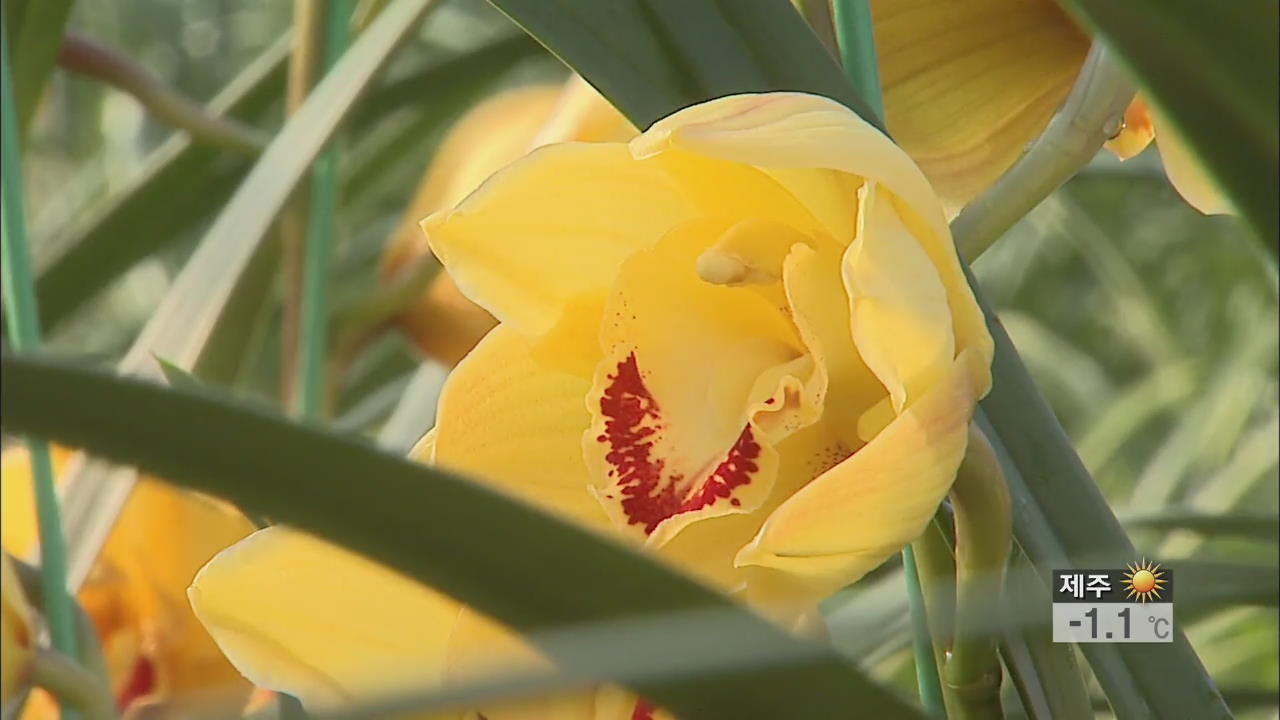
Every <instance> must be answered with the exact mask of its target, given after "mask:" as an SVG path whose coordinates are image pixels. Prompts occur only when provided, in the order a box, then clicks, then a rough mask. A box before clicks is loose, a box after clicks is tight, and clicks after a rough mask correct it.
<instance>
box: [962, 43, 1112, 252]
mask: <svg viewBox="0 0 1280 720" xmlns="http://www.w3.org/2000/svg"><path fill="white" fill-rule="evenodd" d="M1112 55H1113V54H1112V52H1111V51H1110V50H1109V49H1107V47H1106V46H1105V45H1102V44H1100V43H1095V44H1094V46H1093V48H1092V49H1090V51H1089V56H1088V58H1087V59H1086V60H1085V63H1084V67H1083V68H1081V69H1080V75H1079V77H1078V78H1077V79H1076V84H1075V86H1074V87H1073V88H1072V89H1071V94H1070V95H1068V96H1067V100H1066V102H1065V103H1063V105H1062V109H1060V110H1059V111H1058V112H1057V114H1056V115H1054V116H1053V119H1052V120H1050V121H1049V125H1048V126H1047V127H1046V128H1045V130H1044V132H1043V133H1041V135H1040V137H1039V138H1037V139H1036V141H1035V142H1034V143H1033V144H1032V145H1031V148H1030V149H1029V150H1027V152H1026V154H1025V155H1023V156H1022V157H1021V158H1020V159H1019V160H1018V162H1017V163H1015V164H1014V166H1013V167H1011V168H1009V171H1008V172H1006V173H1005V174H1004V175H1002V176H1001V177H1000V179H999V180H997V181H996V183H995V184H994V185H992V186H991V188H990V189H988V190H987V191H986V192H985V193H983V194H982V195H980V196H979V197H978V198H976V199H975V200H974V201H973V202H971V203H969V204H968V205H966V206H965V208H964V210H962V211H961V212H960V214H959V215H957V216H956V218H955V220H953V221H952V222H951V234H952V235H953V236H954V237H955V241H956V248H957V249H958V250H959V251H960V257H961V258H962V259H963V260H964V261H965V262H970V263H971V262H973V261H974V260H976V259H977V258H978V256H980V255H982V253H984V252H986V251H987V248H989V247H991V245H992V244H993V243H995V241H996V240H997V239H999V238H1000V236H1001V235H1003V234H1004V233H1005V232H1006V231H1008V230H1009V228H1011V227H1013V226H1014V224H1015V223H1017V222H1018V221H1019V220H1021V219H1022V218H1023V217H1025V216H1026V214H1027V213H1029V212H1031V211H1032V210H1033V209H1034V208H1035V207H1036V206H1037V205H1039V204H1040V202H1041V201H1043V200H1044V199H1045V198H1046V197H1048V196H1049V194H1050V193H1052V192H1053V191H1054V190H1057V189H1058V187H1059V186H1061V185H1062V184H1063V183H1064V182H1066V181H1067V180H1069V179H1070V178H1071V176H1073V175H1075V174H1076V173H1077V172H1078V171H1079V170H1080V169H1081V168H1083V167H1084V166H1085V165H1087V164H1088V163H1089V161H1090V160H1092V159H1093V156H1094V155H1096V154H1097V153H1098V151H1099V150H1101V149H1102V146H1103V144H1104V143H1106V141H1107V140H1109V139H1111V138H1112V137H1114V136H1115V135H1116V134H1117V133H1119V132H1120V131H1121V130H1122V129H1123V127H1124V111H1125V108H1127V107H1128V106H1129V103H1130V102H1131V101H1132V100H1133V94H1134V89H1133V84H1132V83H1131V82H1130V80H1129V78H1128V76H1127V75H1126V73H1125V72H1124V70H1123V69H1122V68H1121V67H1120V66H1119V65H1118V64H1117V63H1116V61H1115V59H1114V58H1113V56H1112Z"/></svg>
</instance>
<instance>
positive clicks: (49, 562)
mask: <svg viewBox="0 0 1280 720" xmlns="http://www.w3.org/2000/svg"><path fill="white" fill-rule="evenodd" d="M0 145H2V146H3V154H4V163H3V183H2V185H0V187H2V188H3V205H2V206H0V215H3V223H2V226H3V230H2V232H0V255H2V256H3V258H2V263H0V274H3V285H4V311H5V326H6V331H7V334H8V339H9V343H10V344H11V345H12V346H13V348H14V349H15V350H17V351H19V352H30V351H34V350H36V349H38V348H39V347H40V322H39V319H38V318H39V313H38V312H37V309H36V294H35V281H34V274H33V271H32V264H31V248H30V247H29V246H28V244H27V224H26V217H25V213H24V207H23V204H24V202H25V200H24V198H23V191H22V188H23V186H22V172H21V169H22V160H21V154H20V153H21V148H20V147H19V141H18V121H17V116H16V113H15V106H14V96H13V82H12V74H11V72H10V67H9V44H8V39H7V37H6V33H5V30H4V29H3V28H0ZM27 444H28V446H29V447H30V452H31V469H32V480H33V482H34V484H35V497H36V517H37V524H38V530H39V536H40V554H41V572H40V579H41V586H42V590H43V593H44V598H45V617H47V618H48V620H49V632H50V635H51V636H52V640H53V646H54V647H55V648H57V649H58V650H59V651H60V652H62V653H64V654H65V655H67V656H71V657H74V656H75V654H76V636H75V615H74V613H73V611H72V600H71V595H70V594H69V593H68V591H67V545H66V538H65V536H64V535H63V532H62V510H61V508H60V506H59V503H58V493H57V490H56V488H55V487H54V484H53V458H52V455H51V454H50V451H49V444H48V443H47V442H45V441H44V440H40V439H36V438H30V439H28V441H27Z"/></svg>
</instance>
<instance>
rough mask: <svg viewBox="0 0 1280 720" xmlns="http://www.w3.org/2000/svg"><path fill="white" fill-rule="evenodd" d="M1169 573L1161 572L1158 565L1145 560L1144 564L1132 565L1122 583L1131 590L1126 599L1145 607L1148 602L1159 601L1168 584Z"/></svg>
mask: <svg viewBox="0 0 1280 720" xmlns="http://www.w3.org/2000/svg"><path fill="white" fill-rule="evenodd" d="M1168 572H1169V571H1167V570H1161V569H1160V565H1159V564H1158V563H1149V562H1147V561H1146V559H1145V558H1144V559H1143V560H1142V562H1136V563H1133V564H1131V565H1130V566H1129V571H1128V572H1126V573H1125V574H1124V580H1123V581H1122V582H1123V583H1124V586H1125V587H1126V588H1128V590H1129V594H1128V595H1126V596H1125V597H1126V598H1132V599H1136V600H1138V601H1139V602H1141V603H1142V604H1144V605H1145V604H1146V603H1147V600H1152V599H1154V600H1159V599H1160V590H1161V588H1163V587H1164V586H1165V585H1167V584H1168V582H1167V581H1166V580H1165V575H1166V574H1167V573H1168Z"/></svg>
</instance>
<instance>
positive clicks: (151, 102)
mask: <svg viewBox="0 0 1280 720" xmlns="http://www.w3.org/2000/svg"><path fill="white" fill-rule="evenodd" d="M58 65H59V66H61V67H62V68H63V69H64V70H70V71H72V72H75V73H78V74H80V75H85V76H88V77H92V78H97V79H98V80H101V81H103V82H105V83H107V84H108V85H111V86H112V87H115V88H118V89H120V90H123V91H124V92H127V93H129V94H130V95H132V96H133V97H134V98H135V99H136V100H137V101H138V102H140V103H142V106H143V107H145V108H146V109H147V110H148V111H150V112H151V114H152V115H154V116H155V117H156V118H158V119H159V120H161V121H162V122H164V123H167V124H168V125H170V126H172V127H175V128H177V129H179V130H185V131H186V132H188V133H190V135H191V137H193V138H195V139H196V140H200V141H204V142H207V143H210V144H213V145H221V146H223V147H227V148H231V149H233V150H239V151H242V152H250V153H255V154H256V153H260V152H262V150H263V148H265V147H266V146H267V138H266V136H265V135H263V134H262V133H260V132H258V131H257V130H254V129H252V128H249V127H247V126H245V125H242V124H240V123H238V122H236V121H235V120H231V119H223V118H218V117H215V116H213V115H211V114H209V113H207V112H205V110H204V108H202V107H200V105H198V104H197V103H196V102H194V101H193V100H191V99H189V98H187V97H184V96H183V95H182V94H181V93H179V92H178V91H177V90H175V89H173V88H171V87H169V86H168V85H165V84H164V83H163V82H161V81H160V79H159V78H157V77H156V76H154V75H152V74H151V73H150V72H148V71H147V70H146V69H145V68H143V67H141V66H140V65H138V64H137V63H135V62H133V60H131V59H129V58H128V57H125V56H124V55H122V54H120V53H119V52H117V51H116V50H114V49H112V48H109V47H107V46H105V45H102V44H100V43H98V42H97V41H95V40H92V39H90V38H87V37H84V36H82V35H79V34H78V33H73V32H72V33H67V35H66V37H65V38H63V41H62V50H61V52H60V53H59V54H58Z"/></svg>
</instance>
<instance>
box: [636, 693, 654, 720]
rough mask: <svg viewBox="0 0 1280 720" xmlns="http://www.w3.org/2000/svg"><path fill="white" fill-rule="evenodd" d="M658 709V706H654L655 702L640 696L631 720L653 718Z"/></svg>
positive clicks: (649, 719)
mask: <svg viewBox="0 0 1280 720" xmlns="http://www.w3.org/2000/svg"><path fill="white" fill-rule="evenodd" d="M657 709H658V708H656V707H654V705H653V703H651V702H649V701H648V700H645V699H644V698H640V699H639V700H636V707H635V709H634V710H632V711H631V720H653V713H654V712H656V711H657Z"/></svg>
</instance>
